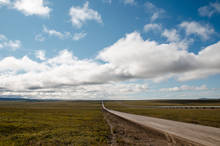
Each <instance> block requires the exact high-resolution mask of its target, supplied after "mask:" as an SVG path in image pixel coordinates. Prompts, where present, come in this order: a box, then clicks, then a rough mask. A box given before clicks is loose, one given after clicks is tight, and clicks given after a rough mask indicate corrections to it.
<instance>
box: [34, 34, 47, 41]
mask: <svg viewBox="0 0 220 146" xmlns="http://www.w3.org/2000/svg"><path fill="white" fill-rule="evenodd" d="M35 40H36V41H39V42H43V41H45V37H44V36H43V35H42V34H37V35H36V36H35Z"/></svg>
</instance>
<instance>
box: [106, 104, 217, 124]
mask: <svg viewBox="0 0 220 146" xmlns="http://www.w3.org/2000/svg"><path fill="white" fill-rule="evenodd" d="M152 105H220V101H219V100H218V101H196V100H195V101H193V100H175V101H172V100H168V101H166V100H164V101H159V100H157V101H106V102H105V106H106V107H107V108H109V109H114V110H117V111H122V112H128V113H133V114H138V115H145V116H151V117H157V118H164V119H170V120H176V121H182V122H188V123H195V124H201V125H207V126H213V127H218V128H220V109H149V108H146V107H144V106H152Z"/></svg>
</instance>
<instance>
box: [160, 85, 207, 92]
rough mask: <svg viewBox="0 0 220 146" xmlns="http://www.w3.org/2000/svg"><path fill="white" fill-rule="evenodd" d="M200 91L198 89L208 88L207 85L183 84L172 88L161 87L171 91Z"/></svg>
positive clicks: (162, 89) (163, 89)
mask: <svg viewBox="0 0 220 146" xmlns="http://www.w3.org/2000/svg"><path fill="white" fill-rule="evenodd" d="M187 90H188V91H189V90H191V91H198V90H208V88H207V87H206V85H201V86H188V85H182V86H180V87H172V88H161V89H160V91H170V92H175V91H187Z"/></svg>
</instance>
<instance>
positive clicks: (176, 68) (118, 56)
mask: <svg viewBox="0 0 220 146" xmlns="http://www.w3.org/2000/svg"><path fill="white" fill-rule="evenodd" d="M219 46H220V42H217V43H216V44H214V45H211V46H209V47H207V48H205V49H203V50H202V51H200V52H199V54H198V55H196V54H193V53H190V52H187V50H184V49H180V48H179V45H178V44H177V43H168V44H158V43H157V42H155V41H149V40H143V39H142V37H141V36H140V34H139V33H137V32H134V33H131V34H127V35H126V37H125V38H122V39H120V40H119V41H117V42H116V43H115V44H113V45H112V46H110V47H107V48H105V49H104V50H103V51H101V52H100V54H99V55H98V58H99V59H102V60H104V61H106V62H108V63H109V64H111V65H112V66H115V67H117V69H118V70H119V69H120V73H121V74H123V75H124V76H127V77H129V78H145V79H155V80H158V79H159V80H161V79H166V78H170V77H176V78H177V79H178V80H181V81H183V80H190V79H198V78H202V77H207V76H208V75H212V74H217V73H219V72H220V69H219V65H220V64H219V59H218V58H217V57H214V56H216V54H217V52H218V51H219V49H217V48H218V47H219ZM214 52H215V53H214ZM212 53H213V54H212ZM204 54H205V55H204ZM205 56H206V57H208V56H209V57H210V56H212V57H211V58H212V62H211V61H209V60H208V59H207V60H206V61H205V58H206V57H205ZM207 62H209V63H207ZM187 77H188V78H187Z"/></svg>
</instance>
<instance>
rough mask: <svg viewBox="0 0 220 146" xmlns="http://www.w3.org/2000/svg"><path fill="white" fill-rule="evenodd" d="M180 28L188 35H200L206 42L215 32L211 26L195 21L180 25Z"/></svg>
mask: <svg viewBox="0 0 220 146" xmlns="http://www.w3.org/2000/svg"><path fill="white" fill-rule="evenodd" d="M180 27H182V28H184V29H185V31H186V34H187V35H191V34H194V35H198V36H199V37H201V38H202V39H204V40H207V39H209V38H210V35H212V34H213V33H214V32H215V31H214V29H213V28H212V27H210V26H209V25H202V24H200V23H198V22H195V21H192V22H187V21H184V22H182V23H181V24H180Z"/></svg>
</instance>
